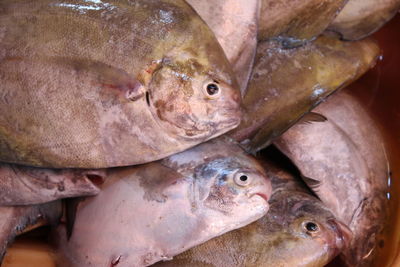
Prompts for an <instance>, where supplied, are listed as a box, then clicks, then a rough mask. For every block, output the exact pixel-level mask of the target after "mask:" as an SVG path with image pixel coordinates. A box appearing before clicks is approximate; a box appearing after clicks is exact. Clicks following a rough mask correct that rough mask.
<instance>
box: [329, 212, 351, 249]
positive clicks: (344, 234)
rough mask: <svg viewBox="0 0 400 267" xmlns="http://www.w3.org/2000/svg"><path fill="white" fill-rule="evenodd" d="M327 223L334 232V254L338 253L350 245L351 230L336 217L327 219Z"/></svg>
mask: <svg viewBox="0 0 400 267" xmlns="http://www.w3.org/2000/svg"><path fill="white" fill-rule="evenodd" d="M328 224H329V225H330V226H331V228H332V229H333V230H334V232H335V234H336V238H335V240H334V244H332V245H333V247H334V253H335V255H338V254H339V253H340V252H341V251H343V250H345V249H346V248H348V247H349V246H350V244H351V241H352V239H353V232H352V231H351V230H350V229H349V227H348V226H347V225H346V224H344V223H343V222H341V221H339V220H336V219H330V220H328Z"/></svg>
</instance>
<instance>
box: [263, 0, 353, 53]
mask: <svg viewBox="0 0 400 267" xmlns="http://www.w3.org/2000/svg"><path fill="white" fill-rule="evenodd" d="M347 1H348V0H291V1H287V0H261V12H260V21H259V28H258V38H259V39H260V40H269V39H278V40H280V41H281V42H282V44H283V46H285V47H295V46H299V45H302V44H304V43H305V42H307V41H311V40H313V39H314V38H316V37H317V36H318V35H320V34H321V33H322V32H323V31H324V30H325V29H326V28H327V27H328V26H329V24H330V23H331V22H332V20H333V19H334V18H335V17H336V15H337V14H338V13H339V11H340V10H341V9H342V8H343V6H344V5H345V4H346V3H347Z"/></svg>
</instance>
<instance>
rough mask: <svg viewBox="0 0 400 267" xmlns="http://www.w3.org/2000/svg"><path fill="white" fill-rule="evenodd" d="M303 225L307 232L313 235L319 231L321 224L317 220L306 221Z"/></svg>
mask: <svg viewBox="0 0 400 267" xmlns="http://www.w3.org/2000/svg"><path fill="white" fill-rule="evenodd" d="M303 227H304V229H305V230H306V231H307V233H308V234H311V235H312V234H315V233H318V232H319V226H318V224H317V223H315V222H305V223H304V224H303Z"/></svg>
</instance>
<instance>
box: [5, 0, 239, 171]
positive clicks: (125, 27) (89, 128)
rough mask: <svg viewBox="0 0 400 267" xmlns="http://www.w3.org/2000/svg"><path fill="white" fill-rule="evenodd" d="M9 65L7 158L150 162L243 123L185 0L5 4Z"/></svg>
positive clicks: (231, 84)
mask: <svg viewBox="0 0 400 267" xmlns="http://www.w3.org/2000/svg"><path fill="white" fill-rule="evenodd" d="M0 61H1V64H0V113H1V116H0V160H1V161H5V162H11V163H19V164H26V165H31V166H39V167H52V168H66V167H76V168H103V167H112V166H125V165H133V164H140V163H145V162H150V161H154V160H157V159H161V158H164V157H166V156H168V155H171V154H174V153H177V152H179V151H183V150H185V149H187V148H189V147H192V146H194V145H196V144H199V143H201V142H204V141H206V140H208V139H211V138H213V137H216V136H218V135H221V134H222V133H224V132H226V131H228V130H230V129H232V128H234V127H236V126H237V125H238V124H239V121H240V107H239V102H240V92H239V90H238V87H237V82H236V80H235V77H234V75H233V73H232V70H231V67H230V65H229V62H228V60H227V59H226V56H225V55H224V52H223V50H222V48H221V47H220V45H219V43H218V41H217V40H216V38H215V36H214V34H213V33H212V31H211V30H210V29H209V28H208V26H207V25H206V24H205V23H204V22H203V20H202V19H201V18H200V17H199V16H198V15H197V14H196V12H195V11H194V10H193V9H192V8H191V7H190V6H189V5H188V4H187V3H186V2H185V1H184V0H173V1H172V0H132V1H128V0H63V1H61V0H39V1H35V2H32V1H30V0H21V1H12V0H4V1H1V3H0Z"/></svg>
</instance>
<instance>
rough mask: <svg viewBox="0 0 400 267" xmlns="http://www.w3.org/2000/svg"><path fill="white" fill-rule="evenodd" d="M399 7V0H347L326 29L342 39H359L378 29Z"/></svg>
mask: <svg viewBox="0 0 400 267" xmlns="http://www.w3.org/2000/svg"><path fill="white" fill-rule="evenodd" d="M399 9H400V0H349V2H348V3H347V4H346V5H345V7H344V8H343V10H342V11H340V13H339V15H338V16H337V17H336V18H335V19H334V20H333V21H332V23H331V25H329V27H328V30H331V31H334V32H337V33H338V34H339V35H340V36H341V38H342V39H344V40H359V39H362V38H365V37H367V36H368V35H370V34H372V33H374V32H375V31H377V30H379V29H380V28H381V27H382V26H383V25H384V24H385V23H386V22H388V21H389V20H390V19H391V18H393V17H394V16H395V15H396V13H397V12H398V11H399Z"/></svg>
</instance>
